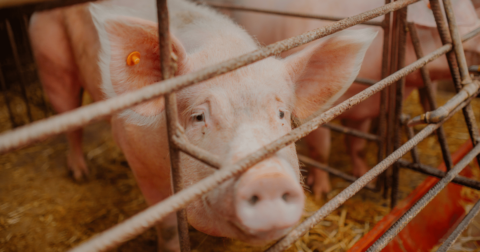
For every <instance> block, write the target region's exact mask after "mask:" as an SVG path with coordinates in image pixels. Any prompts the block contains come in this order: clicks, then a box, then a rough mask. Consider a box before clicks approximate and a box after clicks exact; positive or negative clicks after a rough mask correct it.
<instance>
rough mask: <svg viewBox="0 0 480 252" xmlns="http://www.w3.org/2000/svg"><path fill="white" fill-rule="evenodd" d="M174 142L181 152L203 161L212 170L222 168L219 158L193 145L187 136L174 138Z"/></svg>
mask: <svg viewBox="0 0 480 252" xmlns="http://www.w3.org/2000/svg"><path fill="white" fill-rule="evenodd" d="M172 141H173V143H174V144H175V146H176V147H177V148H178V149H179V150H181V151H182V152H184V153H185V154H188V155H189V156H191V157H193V158H196V159H198V160H200V161H202V162H203V163H205V164H207V165H209V166H211V167H212V168H215V169H219V168H220V166H222V163H221V162H220V159H219V158H218V157H217V156H215V155H214V154H212V153H210V152H208V151H206V150H204V149H201V148H199V147H197V146H195V145H193V144H191V143H190V142H189V141H188V139H186V137H185V136H183V137H179V136H174V137H173V138H172Z"/></svg>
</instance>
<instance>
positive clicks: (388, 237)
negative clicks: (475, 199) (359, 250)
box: [367, 125, 480, 252]
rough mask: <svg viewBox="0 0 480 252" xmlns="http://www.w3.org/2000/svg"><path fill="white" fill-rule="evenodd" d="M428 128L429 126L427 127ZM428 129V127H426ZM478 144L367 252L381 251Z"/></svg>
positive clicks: (479, 149) (474, 152)
mask: <svg viewBox="0 0 480 252" xmlns="http://www.w3.org/2000/svg"><path fill="white" fill-rule="evenodd" d="M429 126H430V125H429ZM427 127H428V126H427ZM479 153H480V144H479V145H477V146H475V147H474V148H473V149H472V150H471V151H470V152H469V153H468V154H467V155H466V156H465V157H464V158H462V160H460V162H458V163H457V164H456V165H455V166H454V167H453V168H452V169H451V170H450V171H449V172H447V174H446V175H445V177H444V178H443V179H441V180H440V181H439V182H438V183H437V184H435V186H434V187H432V189H430V190H429V191H428V192H427V193H426V194H425V195H424V196H423V197H422V198H421V199H420V200H419V201H418V202H417V203H415V205H414V206H413V207H412V208H410V209H409V210H408V211H407V212H406V213H405V214H404V215H403V216H402V217H400V219H398V221H397V222H395V224H393V225H392V227H390V228H389V229H388V231H387V232H385V233H384V234H383V235H382V237H380V238H379V239H378V240H377V241H375V243H374V244H373V245H372V246H371V247H370V248H369V249H368V250H367V252H375V251H381V250H382V249H383V248H384V247H385V246H387V244H388V243H389V242H390V241H391V240H392V239H393V238H394V237H395V236H396V235H397V234H398V233H400V231H402V229H403V228H404V227H405V226H406V225H407V224H408V223H409V222H410V221H411V220H412V219H413V218H414V217H415V216H416V215H417V214H418V213H419V212H420V211H421V210H422V209H423V208H424V207H425V206H426V205H427V204H428V203H429V202H430V201H431V200H432V199H433V198H434V197H435V196H437V194H438V193H440V191H441V190H443V188H445V187H446V186H447V185H448V183H450V182H451V181H452V180H453V179H454V178H455V177H456V176H457V175H458V173H460V172H461V171H462V170H463V169H464V168H465V167H466V166H467V165H468V163H470V162H471V161H472V160H473V159H474V158H475V157H476V156H477V155H478V154H479Z"/></svg>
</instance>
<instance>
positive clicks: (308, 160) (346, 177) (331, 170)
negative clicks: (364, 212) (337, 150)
mask: <svg viewBox="0 0 480 252" xmlns="http://www.w3.org/2000/svg"><path fill="white" fill-rule="evenodd" d="M298 160H300V161H301V162H303V163H305V164H307V165H309V166H311V167H313V168H317V169H320V170H323V171H326V172H328V173H330V174H332V175H333V176H337V177H339V178H342V179H344V180H346V181H349V182H355V180H357V178H356V177H354V176H352V175H349V174H346V173H344V172H341V171H339V170H338V169H335V168H332V167H330V166H328V165H324V164H322V163H320V162H317V161H316V160H314V159H311V158H309V157H306V156H303V155H298ZM364 188H365V189H369V190H372V191H375V187H374V186H371V185H366V186H365V187H364Z"/></svg>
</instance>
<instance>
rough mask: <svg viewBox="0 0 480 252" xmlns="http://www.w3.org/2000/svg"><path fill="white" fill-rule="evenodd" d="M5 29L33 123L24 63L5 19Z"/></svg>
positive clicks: (28, 113)
mask: <svg viewBox="0 0 480 252" xmlns="http://www.w3.org/2000/svg"><path fill="white" fill-rule="evenodd" d="M5 27H6V28H7V33H8V39H9V41H10V47H11V49H12V53H13V58H14V61H15V67H16V68H17V72H18V75H19V76H20V91H21V94H22V97H23V101H24V102H25V107H26V109H27V116H28V120H29V122H33V117H32V112H31V111H30V106H29V105H28V97H27V91H26V90H25V88H26V85H27V81H26V80H25V76H24V75H23V69H22V63H21V62H20V56H19V55H18V51H17V45H16V44H15V38H14V35H13V31H12V26H11V25H10V21H8V19H5Z"/></svg>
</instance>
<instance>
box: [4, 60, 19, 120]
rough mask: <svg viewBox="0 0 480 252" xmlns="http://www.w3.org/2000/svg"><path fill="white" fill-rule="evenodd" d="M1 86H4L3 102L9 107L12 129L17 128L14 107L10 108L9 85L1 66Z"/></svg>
mask: <svg viewBox="0 0 480 252" xmlns="http://www.w3.org/2000/svg"><path fill="white" fill-rule="evenodd" d="M0 85H2V95H3V100H4V101H5V105H7V109H8V115H9V117H10V123H11V124H12V128H15V127H17V123H16V122H15V118H14V117H13V111H12V107H11V106H10V99H9V98H8V95H7V84H6V83H5V78H4V77H3V71H2V67H1V66H0Z"/></svg>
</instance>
